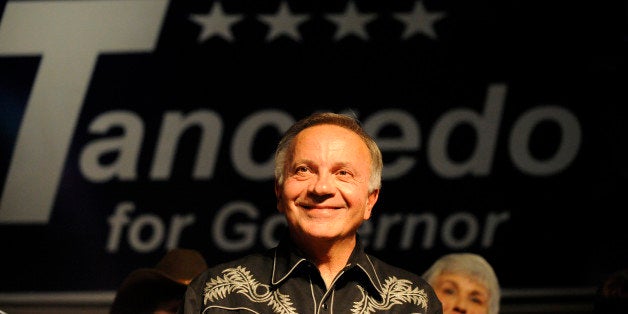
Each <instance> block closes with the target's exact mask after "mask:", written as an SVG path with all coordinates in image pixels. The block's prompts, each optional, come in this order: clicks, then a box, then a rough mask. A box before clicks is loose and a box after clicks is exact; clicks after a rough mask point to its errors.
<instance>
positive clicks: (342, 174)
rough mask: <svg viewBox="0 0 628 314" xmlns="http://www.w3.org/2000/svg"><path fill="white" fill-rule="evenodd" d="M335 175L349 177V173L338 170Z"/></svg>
mask: <svg viewBox="0 0 628 314" xmlns="http://www.w3.org/2000/svg"><path fill="white" fill-rule="evenodd" d="M337 173H338V175H340V176H348V175H349V171H347V170H338V172H337Z"/></svg>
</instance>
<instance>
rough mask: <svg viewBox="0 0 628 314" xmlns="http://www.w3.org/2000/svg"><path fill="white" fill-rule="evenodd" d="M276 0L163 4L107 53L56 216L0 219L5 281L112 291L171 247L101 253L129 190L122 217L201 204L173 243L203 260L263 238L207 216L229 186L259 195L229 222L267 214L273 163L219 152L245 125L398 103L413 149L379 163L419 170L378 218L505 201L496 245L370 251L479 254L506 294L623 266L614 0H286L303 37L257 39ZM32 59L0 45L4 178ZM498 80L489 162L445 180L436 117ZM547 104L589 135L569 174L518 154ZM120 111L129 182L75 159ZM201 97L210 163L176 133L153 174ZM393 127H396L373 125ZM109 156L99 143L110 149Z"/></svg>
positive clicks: (267, 137)
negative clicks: (532, 114) (358, 27)
mask: <svg viewBox="0 0 628 314" xmlns="http://www.w3.org/2000/svg"><path fill="white" fill-rule="evenodd" d="M284 2H285V1H284ZM284 2H279V1H224V2H223V3H220V2H215V1H177V0H173V1H170V4H169V8H168V10H167V14H166V18H165V20H164V23H163V25H162V28H161V33H160V36H159V40H158V43H157V46H156V48H155V49H154V51H153V52H150V53H113V54H111V53H110V54H107V53H103V54H101V55H99V58H98V62H97V65H96V67H95V68H94V71H93V74H92V78H91V82H90V84H89V89H88V91H87V94H86V96H85V99H84V103H83V107H82V111H81V114H80V119H79V121H78V124H77V126H76V130H75V132H74V135H73V137H72V143H71V147H70V150H69V151H68V155H67V160H66V162H65V165H64V170H63V174H62V178H61V183H60V187H59V190H58V192H57V196H56V200H55V203H54V208H53V211H52V216H51V219H50V221H49V222H48V223H46V224H26V225H24V224H2V225H0V239H2V240H1V241H0V252H1V253H0V255H2V256H4V257H3V258H2V260H3V262H4V265H6V266H4V267H2V268H0V281H1V282H2V283H3V284H2V285H0V293H22V292H59V291H103V290H104V291H110V290H115V288H116V287H117V285H118V284H119V283H120V281H121V280H122V279H123V278H124V276H126V274H128V273H129V272H130V271H131V270H133V269H135V268H138V267H145V266H152V265H154V263H156V261H157V260H158V259H159V257H160V256H162V255H163V254H164V253H165V251H166V249H167V248H166V247H165V246H164V245H160V246H158V247H157V248H156V249H154V250H150V251H148V252H138V251H137V250H134V249H133V248H132V247H131V246H130V245H129V244H128V242H127V241H125V240H124V239H123V240H122V241H121V242H120V247H119V249H118V250H117V251H115V252H110V251H108V250H106V241H107V237H108V236H109V234H110V229H109V225H108V224H107V218H108V217H109V216H110V215H112V213H113V211H114V208H115V207H116V206H117V205H118V204H119V203H121V202H123V201H131V202H133V203H134V204H135V208H136V209H135V212H133V213H132V214H130V216H132V217H137V216H139V215H142V214H146V215H154V216H156V217H159V218H160V219H162V220H163V221H166V222H168V221H169V220H170V219H171V218H172V217H173V216H174V215H186V214H193V215H194V216H195V218H196V222H195V224H194V225H193V226H192V227H191V228H190V229H186V231H185V232H184V233H183V234H182V237H181V239H180V242H179V243H178V245H179V246H182V247H188V248H194V249H198V250H199V251H200V252H202V253H203V255H204V256H205V257H206V259H207V260H208V263H210V264H213V263H218V262H221V261H225V260H227V259H231V258H235V257H237V256H240V255H242V254H246V253H249V252H252V251H257V250H260V249H263V245H262V244H261V242H260V241H261V240H259V238H260V236H257V239H258V240H257V241H256V244H255V246H254V247H252V248H247V249H243V250H236V251H233V252H229V251H224V250H221V248H220V247H219V246H217V245H216V243H215V242H213V241H212V238H211V237H212V236H211V232H212V231H211V229H212V222H213V220H214V219H215V214H216V213H217V211H219V209H220V208H223V206H225V205H226V204H228V203H230V202H232V201H234V200H243V201H246V202H249V203H250V204H253V206H254V207H255V208H256V209H257V210H258V211H259V213H260V217H257V218H255V219H251V218H247V217H235V218H236V220H234V221H230V222H229V223H230V224H237V223H238V222H244V221H251V220H253V221H255V222H256V223H257V224H258V226H261V224H262V223H261V222H263V221H264V220H265V219H266V218H267V217H269V216H271V215H273V214H275V213H276V211H275V200H274V194H273V187H272V177H271V175H272V173H270V172H269V173H267V175H266V176H265V177H263V178H260V179H252V178H249V177H245V176H243V175H242V173H240V172H239V171H238V170H237V169H235V168H234V158H237V157H234V156H232V155H231V149H232V146H233V145H235V144H233V139H234V137H236V131H237V130H238V127H239V126H240V125H241V124H243V123H244V121H246V119H247V118H248V117H250V116H251V115H253V114H257V113H260V112H265V111H266V110H277V111H278V112H280V113H283V114H286V115H288V116H291V117H292V118H293V119H298V118H301V117H303V116H305V115H307V114H309V113H311V112H313V111H316V110H333V111H338V112H340V111H345V110H349V109H350V110H353V111H354V112H355V113H357V115H358V116H359V117H360V118H361V119H363V120H366V119H368V118H369V117H372V116H373V115H375V114H377V113H381V112H382V111H385V110H399V111H401V112H404V113H405V114H406V116H408V117H412V118H413V119H414V121H416V124H417V125H418V127H419V132H420V133H419V134H420V135H419V136H420V145H419V148H418V149H415V150H412V151H403V150H394V149H393V150H390V151H388V152H385V153H384V158H385V162H391V161H394V160H396V159H398V158H401V157H409V158H411V159H413V160H414V161H415V164H414V166H413V167H412V168H411V170H410V171H408V172H407V173H405V174H404V175H403V176H401V177H398V178H388V179H387V178H386V177H385V178H384V182H383V189H382V193H381V196H380V200H379V203H378V205H377V206H376V210H375V216H374V217H373V218H372V219H371V221H372V222H373V223H375V224H377V223H378V219H379V218H380V217H381V216H384V215H394V214H399V215H402V217H407V215H409V214H421V213H432V214H434V215H435V216H436V217H437V219H438V221H439V228H440V227H442V223H443V221H444V220H446V218H447V217H449V216H450V215H452V214H455V213H459V212H465V213H471V214H473V215H474V217H476V218H477V220H478V222H479V223H480V230H483V227H484V218H485V217H486V216H487V215H489V214H490V213H500V212H502V213H503V212H508V213H509V214H510V218H509V220H508V221H507V222H506V223H505V224H504V225H502V226H501V228H498V229H497V231H496V234H495V241H494V242H493V243H492V244H491V245H490V246H488V247H483V246H481V245H480V243H479V240H476V241H474V242H473V243H472V244H470V245H467V246H465V247H463V248H451V247H449V246H447V245H446V244H445V243H443V241H442V238H441V235H440V234H438V235H437V237H436V239H435V242H434V245H433V246H431V247H429V248H423V247H421V245H420V243H421V241H422V239H421V238H416V239H415V240H414V242H413V245H412V247H411V248H400V247H399V245H398V242H399V232H400V231H399V229H395V231H393V232H392V233H391V234H390V236H389V237H388V238H387V245H386V246H385V247H384V248H383V249H379V250H374V251H372V253H373V254H375V255H378V256H380V257H382V258H383V259H384V260H387V261H389V262H391V263H393V264H398V265H400V266H403V267H406V268H409V269H411V270H413V271H415V272H417V273H422V272H423V271H424V270H425V269H427V267H428V266H429V265H430V264H431V263H432V262H433V261H434V260H435V259H436V258H438V257H439V256H440V255H442V254H445V253H448V252H452V251H471V252H476V253H479V254H481V255H483V256H484V257H486V258H487V259H488V260H489V262H491V264H492V265H493V266H494V267H495V270H496V272H497V274H498V277H499V280H500V284H501V286H502V287H503V288H504V289H505V291H506V293H505V296H506V297H512V298H518V297H522V298H523V297H529V296H535V295H537V294H541V295H542V294H543V293H542V292H543V291H552V292H551V293H554V294H556V295H555V297H556V298H570V297H574V296H576V297H577V296H580V294H581V291H585V293H584V295H586V296H590V294H591V293H592V291H593V289H594V287H595V286H597V285H598V284H599V283H600V281H601V280H602V279H603V278H605V277H606V276H607V275H608V274H610V273H611V272H613V271H615V270H618V269H620V268H624V267H627V266H628V265H627V264H628V263H627V262H628V254H627V252H628V250H627V249H626V248H627V244H628V236H627V235H626V231H625V229H624V228H625V218H623V217H624V216H625V212H626V208H627V207H626V198H625V184H624V182H625V180H626V177H627V174H628V167H627V166H626V160H627V159H626V157H628V155H627V154H626V146H627V145H626V139H625V135H626V134H628V133H627V132H626V131H627V127H626V118H628V115H627V114H626V109H625V103H626V100H627V99H626V98H627V97H626V93H625V89H624V86H626V83H627V82H626V74H627V71H626V53H627V52H628V51H627V49H626V48H627V45H626V43H627V42H626V39H627V37H626V36H627V35H628V34H627V33H626V29H627V28H626V26H627V25H626V12H627V9H626V4H625V2H619V1H615V2H612V3H611V2H591V3H576V2H569V1H549V2H548V1H514V0H508V1H430V0H423V1H419V2H416V3H415V2H413V1H385V2H382V1H350V2H347V1H340V2H338V1H288V4H289V5H290V10H291V12H292V13H293V14H302V15H304V16H305V17H306V18H305V21H304V22H303V23H302V24H301V25H300V26H299V28H298V34H299V38H298V39H295V38H290V37H288V36H282V37H278V38H274V39H272V40H268V37H267V36H268V35H269V33H270V30H271V28H270V27H271V26H269V25H268V24H267V23H265V22H264V21H263V20H262V19H261V18H260V16H261V15H264V14H274V13H275V12H277V10H278V8H279V5H280V4H283V3H284ZM5 5H6V3H3V4H2V6H0V10H2V9H3V8H4V6H5ZM351 5H355V6H357V9H358V11H359V12H361V13H363V14H372V17H373V19H372V20H371V21H370V22H369V23H368V24H367V25H366V28H365V34H366V37H360V36H357V35H356V34H350V35H348V36H345V37H342V38H336V37H335V35H337V34H338V33H337V32H338V31H339V28H338V27H339V25H338V24H337V23H334V22H333V21H332V20H330V19H329V18H328V17H329V16H330V15H329V14H341V15H342V14H346V13H347V10H348V7H349V6H351ZM415 5H416V6H419V5H423V6H424V7H425V9H426V11H427V12H429V13H433V14H434V13H439V14H441V16H440V18H438V19H436V20H435V21H434V23H433V24H432V26H433V30H434V31H435V35H436V36H430V35H429V34H426V33H421V32H417V33H415V34H414V35H412V36H410V37H408V38H405V37H404V36H403V34H404V30H405V29H406V28H405V27H407V26H406V25H405V24H404V23H403V22H402V21H401V20H400V19H399V18H397V15H396V14H399V13H409V12H410V11H412V9H413V7H414V6H415ZM218 6H221V7H222V8H223V10H224V12H225V14H227V15H234V16H235V14H239V17H240V18H239V19H238V20H237V22H235V23H234V24H233V25H232V27H231V28H230V31H231V34H232V39H225V38H223V37H220V36H212V37H209V38H206V39H201V38H199V34H200V32H201V30H202V28H201V26H200V25H198V24H197V23H195V22H194V21H192V19H191V18H190V16H191V15H192V14H204V13H207V12H210V9H211V10H217V8H218ZM1 17H2V16H1V15H0V22H1ZM39 63H40V58H39V57H38V56H19V55H18V56H15V55H14V56H6V55H0V127H1V130H0V178H4V177H5V176H6V175H7V171H8V170H7V169H8V167H9V164H10V163H11V153H12V151H13V150H14V145H15V140H16V136H17V132H18V130H19V127H20V120H21V117H22V116H23V114H24V110H25V107H26V104H27V101H28V97H29V95H30V91H31V87H32V84H33V82H34V80H35V77H36V73H37V69H38V65H39ZM491 86H505V88H506V91H507V92H506V96H505V100H504V101H503V105H502V114H501V119H500V120H499V125H497V126H495V127H496V130H497V131H496V134H497V138H496V142H495V146H494V154H493V160H492V163H491V166H490V171H489V172H488V173H487V174H484V175H472V174H466V175H464V176H461V177H456V178H446V177H443V176H442V175H440V174H439V173H438V172H437V171H435V170H434V168H433V166H431V164H430V163H429V161H428V141H429V138H430V136H431V135H432V134H433V133H432V132H433V130H434V126H435V124H436V123H437V121H438V119H439V118H442V117H443V116H445V115H446V114H448V113H451V112H453V111H456V110H460V109H465V110H471V111H474V112H476V113H477V114H480V115H481V114H483V112H482V111H483V109H484V107H485V103H486V95H487V93H488V91H489V89H490V88H491ZM542 106H556V107H559V108H563V109H566V110H568V111H569V112H570V113H572V114H573V115H574V116H575V117H576V118H577V120H578V122H579V128H580V132H581V141H580V144H579V148H578V151H577V154H576V157H575V159H574V160H573V161H572V162H570V163H569V164H568V165H567V166H566V168H565V169H564V170H562V171H560V172H558V173H552V174H550V175H532V174H527V173H524V172H522V171H521V170H520V169H518V168H517V167H516V166H515V165H514V164H513V160H512V158H511V157H510V155H509V152H508V144H509V141H510V139H509V136H510V134H511V132H512V130H513V127H514V125H515V123H516V122H517V121H518V119H520V118H521V116H522V115H523V114H524V113H525V112H527V111H529V110H531V109H533V108H538V107H542ZM113 110H127V111H128V112H132V113H134V114H135V115H137V116H138V117H139V118H140V119H141V121H142V122H143V130H144V136H143V138H142V142H141V148H140V154H139V160H138V162H137V177H136V178H134V179H120V178H114V179H111V180H107V181H105V182H93V181H91V180H89V179H88V178H85V176H84V175H83V173H82V172H81V169H80V168H79V163H80V161H79V159H80V154H81V152H82V151H83V150H84V149H85V147H86V146H88V145H90V143H94V142H96V141H98V140H100V139H103V138H108V137H109V138H113V137H116V136H123V135H124V131H123V130H121V129H112V130H110V132H108V133H106V134H102V135H98V134H94V133H92V132H90V131H89V125H90V124H91V123H92V122H93V121H94V120H96V119H97V118H98V117H100V116H103V115H104V114H106V113H108V112H111V111H113ZM197 110H208V111H211V112H213V113H215V114H217V116H218V117H220V119H221V121H222V123H223V129H222V133H221V137H220V138H221V141H220V148H219V151H218V156H217V158H218V159H217V163H216V167H215V171H214V174H213V176H211V177H210V178H201V179H198V178H194V177H193V176H192V169H193V164H194V160H195V158H196V157H195V156H196V149H197V148H198V147H199V145H198V139H199V133H198V132H197V131H194V130H190V131H189V132H187V133H186V135H185V137H183V138H182V139H181V141H180V142H179V144H178V145H179V147H178V150H177V157H176V161H175V163H174V165H173V172H172V175H171V176H170V177H169V178H167V179H166V180H155V179H153V178H151V176H150V169H151V166H152V163H153V162H154V153H155V147H156V143H157V141H158V137H159V134H160V133H159V132H160V128H161V126H162V125H163V123H164V120H163V119H164V118H163V117H164V115H165V114H166V113H167V112H173V111H174V112H179V113H181V114H186V113H191V112H194V111H197ZM476 131H477V130H475V129H474V128H472V127H471V126H469V125H464V124H461V125H459V126H458V127H457V128H456V129H455V131H454V132H452V133H451V136H450V137H449V142H448V143H447V147H448V154H449V157H450V158H451V160H453V161H458V162H464V161H465V160H467V159H468V158H469V157H470V156H472V154H473V151H474V149H475V147H476V145H477V143H478V137H477V136H478V134H477V132H476ZM399 132H400V131H399V130H397V129H395V128H394V127H390V128H388V129H385V130H383V131H382V134H379V137H381V138H385V137H391V138H395V137H396V136H399ZM279 136H280V134H279V131H278V130H277V129H276V128H273V127H268V128H263V129H262V130H261V131H260V132H259V133H258V134H257V137H256V140H255V142H254V144H253V146H252V147H253V148H254V149H253V153H252V156H253V158H254V159H255V160H256V161H257V162H260V163H261V162H263V161H265V160H269V158H272V152H273V149H274V145H275V144H276V142H277V140H278V138H279ZM561 136H562V135H561V130H560V128H558V127H557V125H556V124H553V123H552V121H548V122H546V123H540V124H539V125H538V126H537V127H536V128H535V129H534V132H532V134H531V137H530V144H529V147H528V149H529V151H530V152H531V154H532V155H533V156H534V157H536V158H538V159H539V160H543V159H544V158H550V157H551V156H553V154H554V153H555V150H556V147H557V143H560V141H561V140H563V138H562V137H561ZM117 157H119V155H118V156H117ZM117 157H116V154H115V153H112V154H110V155H108V156H104V157H103V159H102V163H103V164H107V163H112V162H115V160H116V158H117ZM42 180H46V177H45V176H42ZM3 182H4V180H2V181H0V187H2V186H3V185H2V184H3ZM24 188H25V189H28V188H29V187H24ZM0 210H1V209H0ZM238 219H239V220H238ZM127 227H128V226H127ZM227 228H229V227H228V226H227ZM418 230H421V229H418ZM456 232H457V233H455V234H457V235H464V234H465V232H468V230H464V229H456ZM417 234H421V232H418V233H417ZM146 236H147V237H148V236H150V235H146ZM232 236H234V237H236V236H237V235H235V234H234V235H232ZM25 278H31V279H29V280H25ZM522 291H523V292H522ZM574 291H576V292H574ZM526 293H527V294H526Z"/></svg>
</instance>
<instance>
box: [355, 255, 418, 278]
mask: <svg viewBox="0 0 628 314" xmlns="http://www.w3.org/2000/svg"><path fill="white" fill-rule="evenodd" d="M367 257H368V259H369V260H370V262H371V264H372V265H373V268H374V269H375V271H376V272H377V273H378V274H380V275H383V276H385V277H392V276H394V277H396V278H404V279H408V280H411V281H413V282H423V281H424V280H423V278H421V276H420V275H419V274H417V273H415V272H412V271H410V270H408V269H405V268H402V267H399V266H396V265H393V264H390V263H388V262H385V261H383V260H382V259H380V258H378V257H377V256H374V255H371V254H367Z"/></svg>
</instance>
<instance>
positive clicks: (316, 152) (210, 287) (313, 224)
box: [181, 113, 442, 314]
mask: <svg viewBox="0 0 628 314" xmlns="http://www.w3.org/2000/svg"><path fill="white" fill-rule="evenodd" d="M382 167H383V165H382V154H381V152H380V150H379V148H378V146H377V144H376V143H375V141H374V140H373V138H372V137H371V136H370V135H369V134H367V133H366V132H365V131H364V129H363V128H362V126H361V125H360V122H359V121H358V120H357V119H355V118H353V117H351V116H347V115H341V114H335V113H315V114H313V115H311V116H309V117H306V118H305V119H303V120H300V121H298V122H297V123H295V124H294V125H293V126H292V127H290V129H288V131H287V132H286V133H285V134H284V136H283V138H282V139H281V141H280V142H279V145H278V146H277V150H276V152H275V194H276V197H277V209H278V210H279V212H281V213H282V214H283V215H284V216H285V218H286V221H287V223H288V233H287V234H286V236H285V237H284V238H282V240H281V241H280V243H279V244H278V246H277V247H275V248H272V249H270V250H268V251H266V252H263V253H259V254H252V255H249V256H245V257H243V258H240V259H237V260H234V261H231V262H227V263H224V264H220V265H216V266H214V267H212V268H210V269H208V270H207V271H206V272H204V273H203V274H201V275H200V276H198V277H197V278H196V279H195V280H194V281H193V282H192V283H191V284H190V285H189V286H188V290H187V292H186V298H185V303H184V307H183V308H182V311H181V312H183V313H186V314H187V313H228V312H244V313H442V309H441V304H440V302H439V301H438V298H437V297H436V294H435V293H434V290H433V289H432V288H431V286H430V285H429V284H427V282H425V281H424V280H423V279H422V278H421V277H420V276H419V275H417V274H414V273H411V272H409V271H406V270H404V269H401V268H398V267H395V266H392V265H389V264H387V263H385V262H383V261H381V260H379V259H378V258H376V257H374V256H371V255H369V254H366V253H365V252H364V250H363V248H362V247H361V246H360V241H359V239H358V234H357V230H358V228H359V227H360V225H361V224H362V223H363V222H364V221H365V220H368V219H369V218H370V217H371V211H372V210H373V206H375V203H376V202H377V199H378V197H379V192H380V187H381V176H382Z"/></svg>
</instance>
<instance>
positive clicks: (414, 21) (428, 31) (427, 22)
mask: <svg viewBox="0 0 628 314" xmlns="http://www.w3.org/2000/svg"><path fill="white" fill-rule="evenodd" d="M444 15H445V13H444V12H436V13H430V12H427V10H425V7H424V6H423V2H420V3H419V4H418V5H417V3H416V2H415V3H414V10H413V11H412V12H410V13H397V14H395V17H396V18H398V19H400V20H402V21H403V22H404V24H405V25H406V29H405V31H404V32H403V35H402V38H403V39H406V38H409V37H411V36H412V35H414V34H416V33H423V34H425V35H427V36H428V37H430V38H433V39H435V38H436V37H437V36H436V32H435V31H434V23H435V22H436V21H438V20H440V19H441V18H442V17H443V16H444Z"/></svg>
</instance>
